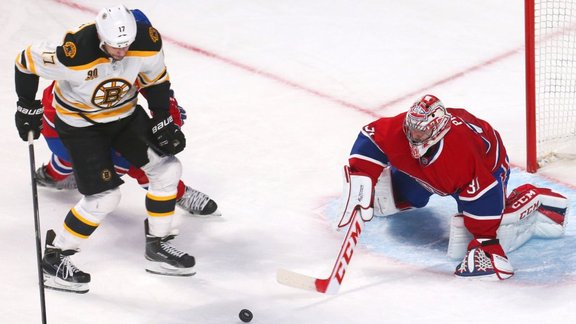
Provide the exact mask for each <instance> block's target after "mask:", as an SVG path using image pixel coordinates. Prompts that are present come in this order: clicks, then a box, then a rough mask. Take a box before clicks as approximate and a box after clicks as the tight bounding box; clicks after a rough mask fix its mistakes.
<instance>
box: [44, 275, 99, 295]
mask: <svg viewBox="0 0 576 324" xmlns="http://www.w3.org/2000/svg"><path fill="white" fill-rule="evenodd" d="M44 287H45V288H49V289H52V290H57V291H64V292H73V293H76V294H85V293H87V292H88V290H89V287H88V283H76V282H68V281H65V280H62V279H60V278H58V277H54V276H52V275H49V274H47V273H44Z"/></svg>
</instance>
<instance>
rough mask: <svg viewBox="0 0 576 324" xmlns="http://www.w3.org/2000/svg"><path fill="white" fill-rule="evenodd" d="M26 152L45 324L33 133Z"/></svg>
mask: <svg viewBox="0 0 576 324" xmlns="http://www.w3.org/2000/svg"><path fill="white" fill-rule="evenodd" d="M28 151H29V154H30V178H31V179H32V202H33V205H34V229H35V232H36V263H37V265H38V286H39V288H40V308H41V311H42V323H43V324H46V300H45V298H44V275H43V271H42V244H41V242H42V238H41V236H40V211H39V209H38V191H37V186H36V162H35V160H34V132H33V131H29V132H28Z"/></svg>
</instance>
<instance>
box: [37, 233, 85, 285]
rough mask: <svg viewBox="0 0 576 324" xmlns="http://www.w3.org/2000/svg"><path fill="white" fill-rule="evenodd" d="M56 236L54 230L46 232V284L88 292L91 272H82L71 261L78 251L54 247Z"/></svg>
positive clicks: (43, 263)
mask: <svg viewBox="0 0 576 324" xmlns="http://www.w3.org/2000/svg"><path fill="white" fill-rule="evenodd" d="M55 237H56V234H55V233H54V231H53V230H49V231H48V233H47V234H46V248H45V251H44V258H42V271H43V274H44V286H45V287H46V288H50V289H54V290H60V291H66V292H75V293H79V294H83V293H87V292H88V289H89V288H88V283H89V282H90V274H88V273H85V272H82V271H81V270H80V269H78V268H77V267H76V266H75V265H74V264H72V262H71V261H70V256H71V255H73V254H75V253H76V252H77V251H75V250H64V251H62V250H61V249H58V248H56V247H54V246H53V245H52V244H53V242H54V238H55Z"/></svg>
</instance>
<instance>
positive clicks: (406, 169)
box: [339, 95, 568, 279]
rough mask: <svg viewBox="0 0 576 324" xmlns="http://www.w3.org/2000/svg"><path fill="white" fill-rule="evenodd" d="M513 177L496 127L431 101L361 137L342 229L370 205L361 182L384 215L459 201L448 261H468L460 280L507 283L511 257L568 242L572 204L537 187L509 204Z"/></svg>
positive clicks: (526, 188) (349, 174)
mask: <svg viewBox="0 0 576 324" xmlns="http://www.w3.org/2000/svg"><path fill="white" fill-rule="evenodd" d="M509 175H510V167H509V164H508V157H507V155H506V148H505V147H504V144H503V142H502V139H501V137H500V135H499V134H498V132H497V131H496V130H495V129H494V128H493V127H492V126H490V124H489V123H488V122H486V121H484V120H481V119H479V118H477V117H475V116H474V115H472V114H471V113H469V112H468V111H466V110H465V109H457V108H446V107H445V106H444V104H443V103H442V102H441V101H440V100H439V99H438V98H436V97H435V96H433V95H425V96H423V97H422V98H420V99H419V100H418V101H416V102H415V103H414V104H413V105H412V107H411V108H410V109H409V110H408V112H405V113H401V114H399V115H396V116H393V117H384V118H380V119H378V120H376V121H374V122H372V123H370V124H368V125H366V126H364V128H363V129H362V131H361V132H360V134H359V136H358V138H357V139H356V142H355V143H354V145H353V147H352V151H351V154H350V158H349V166H347V167H346V168H345V179H346V181H347V186H345V188H346V189H345V192H344V197H345V198H344V200H343V202H344V204H343V211H342V219H341V220H340V223H339V226H340V227H342V226H346V225H347V224H348V223H349V222H350V217H351V215H352V212H353V210H354V208H355V207H356V204H355V203H354V201H355V200H356V199H358V201H360V200H361V199H360V198H362V199H366V197H362V195H365V193H363V192H362V191H363V190H362V187H363V186H362V185H360V183H363V184H365V183H371V184H372V188H373V189H374V190H373V191H372V194H373V196H372V197H371V198H372V199H371V202H372V207H373V209H374V215H376V216H388V215H391V214H395V213H397V212H399V211H402V210H406V209H410V208H421V207H424V206H426V205H427V204H428V201H429V199H430V196H431V195H433V194H438V195H441V196H451V197H453V198H454V199H455V200H456V202H457V206H458V213H457V215H456V216H455V217H454V218H453V220H452V224H451V233H450V242H449V247H448V255H449V256H450V257H454V258H456V257H458V258H461V257H464V258H463V261H462V262H461V263H460V264H459V265H458V266H457V267H456V271H455V275H456V276H460V277H468V278H482V279H507V278H510V277H511V276H512V275H513V274H514V270H513V267H512V265H511V264H510V261H509V260H508V257H507V255H506V252H509V251H511V250H514V249H516V248H518V247H520V246H521V245H522V244H523V243H525V242H526V241H527V240H529V239H530V238H531V237H534V236H538V237H559V236H561V235H563V234H564V228H565V227H564V225H565V223H564V216H565V214H566V208H567V204H568V203H567V199H566V198H565V197H564V196H562V195H560V194H558V193H555V192H553V191H551V190H549V189H545V188H537V187H534V186H532V185H529V184H526V185H523V186H520V187H518V188H516V189H515V190H514V191H512V193H511V194H510V195H509V196H508V198H507V197H506V185H507V183H508V177H509ZM358 179H360V180H358ZM354 181H358V184H355V183H354ZM368 218H371V216H368ZM364 220H365V221H368V220H369V219H364Z"/></svg>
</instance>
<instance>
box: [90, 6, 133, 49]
mask: <svg viewBox="0 0 576 324" xmlns="http://www.w3.org/2000/svg"><path fill="white" fill-rule="evenodd" d="M96 30H97V31H98V37H100V47H101V48H102V46H103V45H104V44H106V45H108V46H112V47H116V48H124V47H128V46H130V44H132V42H133V41H134V39H136V19H135V18H134V14H132V11H130V10H129V9H128V8H126V7H125V6H124V5H117V6H114V7H110V8H104V9H102V10H100V12H99V13H98V15H97V16H96Z"/></svg>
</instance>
